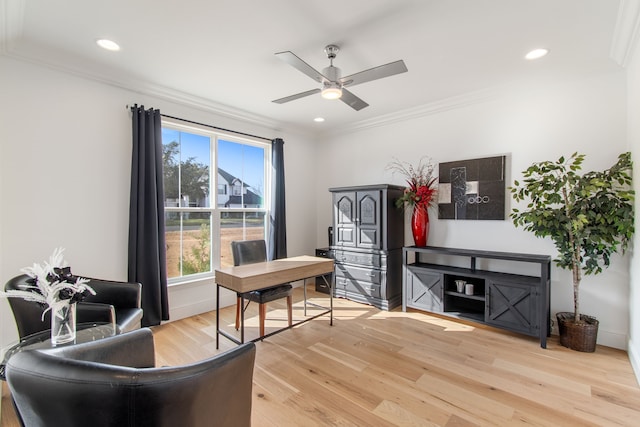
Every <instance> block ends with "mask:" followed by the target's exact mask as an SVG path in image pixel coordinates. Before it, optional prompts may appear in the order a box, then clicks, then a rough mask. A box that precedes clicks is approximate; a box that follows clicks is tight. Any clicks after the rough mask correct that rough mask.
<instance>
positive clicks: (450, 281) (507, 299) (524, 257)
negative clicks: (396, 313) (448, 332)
mask: <svg viewBox="0 0 640 427" xmlns="http://www.w3.org/2000/svg"><path fill="white" fill-rule="evenodd" d="M478 259H480V260H481V261H483V263H485V264H486V263H487V260H499V262H498V263H496V262H494V264H500V265H501V266H505V265H510V266H511V268H506V269H508V270H511V271H518V270H520V269H524V268H526V269H527V271H528V272H529V273H532V274H528V275H525V274H514V273H504V272H500V271H495V270H496V269H491V268H487V267H483V268H477V260H478ZM503 268H504V267H503ZM550 275H551V257H550V256H545V255H531V254H518V253H507V252H490V251H474V250H468V249H453V248H439V247H430V246H426V247H416V246H409V247H405V248H403V284H402V285H403V295H404V298H403V301H402V309H403V311H406V310H407V308H416V309H419V310H425V311H430V312H433V313H440V314H445V315H449V316H453V317H458V318H462V319H468V320H473V321H476V322H480V323H484V324H487V325H490V326H495V327H498V328H502V329H506V330H509V331H513V332H519V333H522V334H526V335H531V336H535V337H539V338H540V346H541V347H542V348H546V346H547V336H549V334H550V332H551V330H550V317H551V313H550V298H549V286H550V280H551V278H550ZM457 280H463V281H465V282H466V283H468V284H471V285H473V292H472V293H469V294H467V293H465V292H459V291H458V289H457V286H456V281H457Z"/></svg>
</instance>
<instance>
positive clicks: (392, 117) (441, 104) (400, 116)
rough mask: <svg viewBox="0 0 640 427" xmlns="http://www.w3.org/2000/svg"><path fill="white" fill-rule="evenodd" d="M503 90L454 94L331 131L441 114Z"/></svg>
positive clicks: (335, 132) (496, 94)
mask: <svg viewBox="0 0 640 427" xmlns="http://www.w3.org/2000/svg"><path fill="white" fill-rule="evenodd" d="M503 92H504V88H502V87H493V88H489V89H484V90H479V91H475V92H469V93H466V94H463V95H457V96H452V97H449V98H445V99H442V100H439V101H436V102H432V103H429V104H424V105H420V106H418V107H413V108H408V109H405V110H401V111H397V112H394V113H391V114H386V115H382V116H377V117H374V118H371V119H368V120H362V121H359V122H356V123H353V124H350V125H348V126H343V127H340V128H335V129H333V130H332V131H331V132H330V134H331V135H342V134H345V133H352V132H358V131H362V130H365V129H371V128H375V127H379V126H386V125H389V124H392V123H398V122H402V121H406V120H412V119H416V118H420V117H425V116H431V115H434V114H439V113H442V112H445V111H449V110H454V109H459V108H464V107H467V106H471V105H474V104H478V103H481V102H486V101H490V100H494V99H497V98H498V97H499V96H500V94H502V93H503Z"/></svg>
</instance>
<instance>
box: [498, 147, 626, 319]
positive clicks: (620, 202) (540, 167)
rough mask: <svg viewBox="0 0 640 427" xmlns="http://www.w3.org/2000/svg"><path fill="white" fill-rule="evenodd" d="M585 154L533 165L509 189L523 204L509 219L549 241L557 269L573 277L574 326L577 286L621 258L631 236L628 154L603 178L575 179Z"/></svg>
mask: <svg viewBox="0 0 640 427" xmlns="http://www.w3.org/2000/svg"><path fill="white" fill-rule="evenodd" d="M584 158H585V156H584V154H578V153H574V154H573V155H572V156H571V157H569V158H568V159H565V157H560V159H558V160H557V161H555V162H552V161H545V162H540V163H534V164H533V165H531V166H530V167H529V168H528V169H526V170H525V171H524V172H523V177H524V180H523V182H522V184H521V183H520V182H518V181H515V182H514V186H513V187H511V188H510V191H511V194H512V196H513V198H514V200H516V201H518V202H520V201H528V204H527V207H526V209H525V210H523V211H520V210H519V209H513V210H512V212H511V214H510V217H511V219H512V220H513V223H514V224H515V225H516V227H523V228H524V229H525V230H527V231H531V232H532V233H534V234H535V235H536V236H537V237H549V238H551V239H552V240H553V242H554V244H555V246H556V248H557V250H558V256H557V258H556V259H555V260H554V261H555V263H556V265H558V267H560V268H564V269H568V270H571V271H572V273H573V289H574V312H575V319H576V321H579V319H580V310H579V286H580V281H581V280H582V273H584V274H598V273H601V272H602V271H603V268H606V267H608V266H609V263H610V262H611V256H612V255H613V254H614V253H616V252H624V251H625V250H626V248H627V246H628V244H629V241H630V240H631V237H632V236H633V233H634V213H633V201H634V197H635V194H634V191H633V190H632V187H631V172H632V162H631V153H629V152H627V153H623V154H621V155H620V156H619V157H618V160H617V162H616V163H615V164H614V165H613V166H612V167H611V168H609V169H607V170H604V171H602V172H598V171H594V172H588V173H585V174H583V175H579V173H578V172H579V171H580V170H581V168H582V163H583V161H584Z"/></svg>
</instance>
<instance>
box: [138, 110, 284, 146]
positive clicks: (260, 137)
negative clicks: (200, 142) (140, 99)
mask: <svg viewBox="0 0 640 427" xmlns="http://www.w3.org/2000/svg"><path fill="white" fill-rule="evenodd" d="M126 108H128V109H131V110H133V108H134V107H132V106H129V105H127V106H126ZM160 115H161V116H162V117H166V118H168V119H174V120H180V121H181V122H186V123H191V124H192V125H198V126H204V127H208V128H211V129H216V130H221V131H223V132H231V133H235V134H237V135H242V136H249V137H251V138H258V139H263V140H265V141H269V142H272V141H273V138H265V137H264V136H258V135H252V134H250V133H244V132H238V131H237V130H231V129H225V128H221V127H218V126H212V125H208V124H205V123H199V122H194V121H192V120H187V119H181V118H180V117H174V116H169V115H167V114H162V113H160Z"/></svg>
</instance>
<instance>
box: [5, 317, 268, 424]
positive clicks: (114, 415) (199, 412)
mask: <svg viewBox="0 0 640 427" xmlns="http://www.w3.org/2000/svg"><path fill="white" fill-rule="evenodd" d="M255 352H256V350H255V344H253V343H246V344H243V345H241V346H238V347H235V348H233V349H231V350H229V351H227V352H225V353H221V354H219V355H216V356H213V357H211V358H209V359H206V360H203V361H200V362H197V363H193V364H191V365H184V366H177V367H161V368H155V367H153V366H154V364H155V360H154V359H155V357H154V345H153V334H152V333H151V330H150V329H148V328H143V329H138V330H136V331H133V332H129V333H126V334H123V335H116V336H114V337H110V338H105V339H103V340H99V341H93V342H90V343H86V344H77V345H71V346H65V347H60V348H55V349H48V350H31V351H25V352H22V353H18V354H15V355H14V356H12V357H11V358H10V359H9V361H8V363H7V367H6V375H7V383H8V384H9V389H10V390H11V396H12V397H13V399H14V403H15V406H16V407H17V409H18V412H19V415H20V416H21V417H22V420H23V422H24V424H25V425H26V426H29V427H44V426H47V427H49V426H66V427H84V426H88V425H91V426H93V427H107V426H118V427H121V426H123V427H124V426H131V427H133V426H135V427H164V426H167V427H169V426H170V427H175V426H185V427H200V426H202V427H204V426H207V427H210V426H220V427H226V426H229V427H244V426H250V425H251V398H252V381H253V367H254V362H255Z"/></svg>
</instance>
